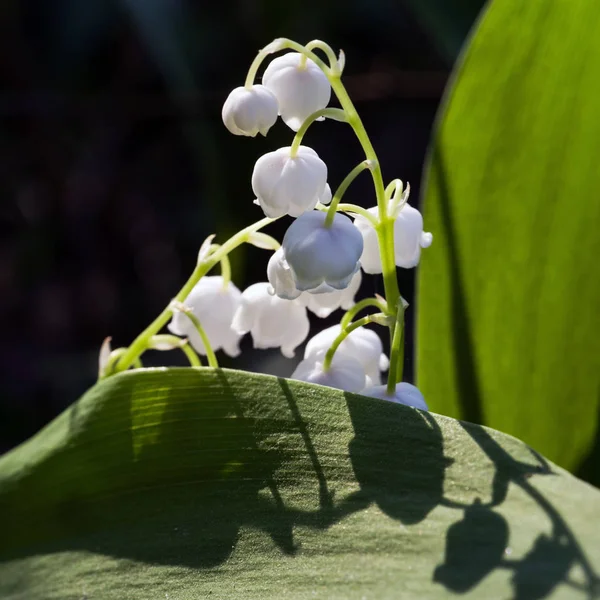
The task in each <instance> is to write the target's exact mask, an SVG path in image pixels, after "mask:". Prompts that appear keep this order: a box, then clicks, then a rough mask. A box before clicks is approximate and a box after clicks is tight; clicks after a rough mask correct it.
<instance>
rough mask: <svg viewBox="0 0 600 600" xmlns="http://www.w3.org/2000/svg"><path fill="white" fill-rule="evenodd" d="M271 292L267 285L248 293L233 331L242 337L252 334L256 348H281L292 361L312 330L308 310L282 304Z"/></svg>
mask: <svg viewBox="0 0 600 600" xmlns="http://www.w3.org/2000/svg"><path fill="white" fill-rule="evenodd" d="M269 292H270V285H269V284H268V283H267V282H264V283H255V284H254V285H251V286H250V287H248V288H247V289H245V290H244V292H243V293H242V300H241V304H240V306H239V308H238V309H237V311H236V313H235V316H234V318H233V324H232V327H233V328H234V329H235V330H236V331H237V332H238V333H240V334H244V333H248V332H250V333H251V335H252V341H253V343H254V347H255V348H277V347H279V346H280V347H281V353H282V354H283V355H284V356H285V357H287V358H292V357H293V356H294V350H295V349H296V347H297V346H299V345H300V344H301V343H302V342H303V341H304V340H305V339H306V336H307V335H308V332H309V329H310V324H309V321H308V316H307V314H306V308H305V307H304V306H303V305H302V304H301V303H300V302H297V301H295V300H282V299H281V298H278V297H277V296H273V295H272V294H271V293H269Z"/></svg>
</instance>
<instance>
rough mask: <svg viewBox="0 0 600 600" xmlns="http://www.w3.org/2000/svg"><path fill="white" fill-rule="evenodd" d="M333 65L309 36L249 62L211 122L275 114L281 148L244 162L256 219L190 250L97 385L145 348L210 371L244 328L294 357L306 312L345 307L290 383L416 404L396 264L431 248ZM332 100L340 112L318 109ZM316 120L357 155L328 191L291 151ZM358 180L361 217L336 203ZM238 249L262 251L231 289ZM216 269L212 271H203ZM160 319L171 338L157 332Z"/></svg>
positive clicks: (306, 151) (270, 119)
mask: <svg viewBox="0 0 600 600" xmlns="http://www.w3.org/2000/svg"><path fill="white" fill-rule="evenodd" d="M283 50H287V51H289V52H286V53H285V54H283V55H281V56H279V57H277V58H274V59H273V60H271V62H270V63H269V65H268V66H267V68H266V70H265V71H264V73H263V76H262V84H258V83H255V79H256V75H257V73H258V71H259V69H260V68H261V65H262V63H263V62H264V61H265V60H267V59H269V58H271V56H272V55H273V54H275V53H278V52H281V51H283ZM315 51H319V53H322V56H324V57H325V60H323V59H322V58H321V57H320V55H317V54H316V53H315ZM344 63H345V58H344V54H343V52H341V51H340V53H339V56H336V54H335V53H334V52H333V50H332V49H331V48H330V47H329V46H328V45H327V44H325V43H324V42H322V41H319V40H315V41H313V42H310V43H308V44H306V45H305V46H303V45H301V44H298V43H296V42H294V41H292V40H288V39H277V40H275V41H274V42H272V43H271V44H269V45H268V46H267V47H265V48H264V49H263V50H261V51H260V52H259V53H258V56H257V57H256V58H255V60H254V62H253V63H252V64H251V66H250V69H249V71H248V76H247V77H246V82H245V84H244V86H243V87H238V88H236V89H234V90H233V91H232V92H231V93H230V94H229V97H228V98H227V100H226V101H225V104H224V106H223V112H222V116H223V123H224V124H225V126H226V127H227V129H228V130H229V131H230V132H231V133H233V134H234V135H243V136H249V137H254V136H256V134H257V133H261V134H262V135H267V133H268V131H269V129H270V128H271V127H272V126H273V125H274V124H275V122H276V121H277V118H278V116H281V118H282V120H283V122H284V123H285V124H286V125H287V126H288V127H289V128H290V129H292V130H293V131H294V132H295V136H294V138H293V140H292V143H291V145H290V146H287V147H285V148H279V149H276V150H273V151H272V152H269V153H267V154H265V155H264V156H262V157H260V158H259V159H258V160H257V162H256V165H255V166H254V172H253V174H252V181H251V187H252V191H253V192H254V196H255V197H256V200H254V202H255V204H257V205H258V206H259V207H260V209H262V211H263V213H264V214H265V218H262V219H260V220H258V221H256V223H253V224H252V225H249V226H248V227H246V228H245V229H242V230H241V231H239V232H238V233H236V234H235V235H234V236H233V237H231V238H230V239H228V240H227V241H226V242H224V243H222V244H218V243H214V242H213V240H214V238H215V236H210V237H209V238H208V239H207V240H206V241H205V242H204V243H203V244H202V247H201V248H200V252H199V255H198V262H197V265H196V268H195V269H194V272H193V273H192V275H191V277H190V278H189V280H188V281H187V282H186V283H185V285H184V286H183V287H182V288H181V290H180V291H179V293H178V294H177V295H176V296H175V298H174V299H173V301H172V302H171V303H170V304H169V306H167V307H166V308H165V309H164V310H163V312H162V313H161V314H160V315H159V316H158V318H157V319H156V320H155V321H154V322H153V323H152V324H151V325H149V326H148V327H147V328H146V329H145V331H143V332H142V333H141V334H140V335H139V336H138V337H137V338H136V339H135V340H134V342H133V343H132V344H131V345H130V346H129V347H128V348H119V349H116V350H113V351H111V350H110V346H109V343H108V341H107V342H106V343H105V345H104V346H103V350H102V351H101V353H100V354H101V357H100V378H104V377H108V376H110V375H112V374H114V373H118V372H121V371H124V370H126V369H129V368H131V367H139V366H140V365H141V362H140V356H141V355H142V354H143V353H144V352H145V351H146V350H148V349H173V348H181V349H182V350H183V351H184V352H185V353H186V355H187V357H188V359H189V361H190V364H191V365H192V366H199V365H201V361H200V358H199V355H202V356H206V357H207V361H208V364H209V366H211V367H218V362H217V358H216V355H215V352H216V351H218V350H223V351H224V352H225V353H227V354H228V355H230V356H237V355H238V354H239V352H240V350H239V342H240V339H241V338H242V336H244V335H245V334H247V333H249V334H250V335H251V336H252V340H253V343H254V347H255V348H280V349H281V352H282V353H283V355H284V356H286V357H289V358H291V357H293V356H294V352H295V349H296V348H297V347H298V346H299V345H300V344H302V343H303V342H304V341H305V339H306V338H307V336H308V334H309V330H310V327H309V320H308V314H307V311H312V312H313V313H314V314H316V315H317V316H318V317H322V318H323V317H327V316H329V315H330V314H331V313H332V312H333V311H335V310H337V309H339V308H341V309H343V310H344V311H346V312H345V314H344V315H343V317H342V319H341V321H340V324H339V325H336V326H334V327H330V328H329V329H325V330H324V331H321V332H320V333H318V334H317V335H315V336H314V337H313V338H312V339H311V340H309V342H308V344H307V345H306V350H305V353H304V359H303V360H302V361H301V362H300V364H299V365H298V366H297V368H296V369H295V371H294V372H293V373H292V374H291V377H292V378H294V379H300V380H303V381H307V382H311V383H316V384H320V385H326V386H331V387H335V388H340V389H343V390H346V391H349V392H357V393H361V394H364V395H370V396H374V397H377V398H383V399H387V400H392V401H395V402H400V403H403V404H407V405H410V406H414V407H417V408H421V409H426V408H427V405H426V404H425V401H424V399H423V396H422V395H421V394H420V392H419V391H418V390H417V388H415V387H414V386H412V385H411V384H409V383H405V382H402V383H401V381H402V362H403V343H404V336H403V331H404V311H405V308H406V303H405V301H404V300H403V298H402V297H401V295H400V291H399V289H398V281H397V277H396V268H397V267H401V268H405V269H408V268H412V267H415V266H416V265H417V264H418V262H419V258H420V254H421V248H425V247H427V246H429V245H430V244H431V241H432V236H431V234H430V233H425V232H423V219H422V217H421V214H420V213H419V211H418V210H416V209H415V208H413V207H412V206H410V205H409V204H408V202H407V200H408V196H409V192H410V187H409V186H408V185H407V186H406V188H405V187H404V185H403V184H402V182H401V181H400V180H399V179H394V180H392V181H390V182H389V183H387V185H386V182H385V181H384V179H383V174H382V172H381V167H380V164H379V161H378V159H377V155H376V154H375V150H374V148H373V146H372V144H371V141H370V140H369V136H368V135H367V132H366V131H365V128H364V126H363V123H362V121H361V119H360V117H359V115H358V113H357V112H356V109H355V107H354V105H353V103H352V101H351V100H350V97H349V96H348V93H347V91H346V89H345V87H344V84H343V83H342V79H341V77H342V72H343V70H344ZM332 92H333V93H334V94H335V96H336V97H337V100H338V102H339V104H340V106H341V108H332V107H328V104H329V101H330V99H331V94H332ZM324 119H334V120H336V121H342V122H344V123H347V124H348V125H349V126H350V127H351V128H352V130H353V131H354V133H355V134H356V137H357V138H358V142H359V143H360V145H361V146H362V149H363V151H364V153H365V159H364V160H363V161H362V162H361V163H359V164H358V165H356V166H355V167H354V168H353V169H351V170H350V172H349V174H348V175H347V177H346V178H345V179H344V180H343V181H342V182H341V183H340V185H339V186H338V187H337V189H336V191H335V193H334V194H332V192H331V188H330V186H329V184H328V181H327V165H326V164H325V162H324V161H323V160H322V159H321V158H320V157H319V155H318V154H317V152H316V151H315V150H313V149H312V148H309V147H307V146H304V145H302V140H303V137H304V135H305V134H306V132H307V130H308V128H309V127H311V126H312V124H313V123H314V122H315V121H322V120H324ZM362 171H368V172H369V174H370V176H371V178H372V180H373V186H374V198H375V205H374V206H373V207H371V208H363V207H361V206H357V205H354V204H347V203H342V199H343V196H344V194H345V192H346V190H347V189H348V187H349V186H350V185H351V183H352V182H353V181H354V179H355V178H356V177H357V176H358V175H359V174H360V173H361V172H362ZM249 183H250V182H249ZM258 210H259V209H258V208H257V211H258ZM286 216H287V218H289V217H291V218H292V219H293V221H292V222H291V224H290V226H289V228H288V230H287V232H286V234H285V236H284V238H283V240H282V242H281V244H280V243H279V242H278V241H277V240H276V239H274V238H273V237H272V236H270V235H268V234H266V233H264V232H263V231H261V230H262V229H264V228H265V227H267V226H268V225H269V224H270V223H272V222H273V221H275V220H276V219H280V218H284V217H286ZM243 243H249V244H253V245H255V246H257V247H259V248H263V249H265V250H267V251H269V252H271V255H270V257H269V259H268V261H265V263H266V273H265V279H266V280H265V281H264V282H260V283H255V284H254V285H251V286H250V287H248V288H247V289H246V290H244V291H243V292H242V291H240V290H239V289H238V288H237V287H236V286H235V285H234V284H233V283H232V282H231V269H230V267H229V258H228V255H229V253H230V252H232V251H233V250H235V249H236V248H237V247H238V246H240V245H241V244H243ZM217 265H220V274H219V275H209V273H210V272H211V271H212V269H213V268H214V267H215V266H217ZM361 269H362V270H363V271H364V272H365V273H370V274H382V276H383V285H384V289H385V296H384V297H383V296H379V295H377V296H375V297H372V298H365V299H363V300H360V301H359V302H357V303H355V302H354V297H355V294H356V293H357V291H358V289H359V287H360V284H361V281H362V276H361ZM169 320H170V322H169ZM167 324H168V329H169V331H170V332H171V333H170V334H160V331H161V329H163V327H165V325H167ZM369 324H373V325H376V326H379V327H384V328H386V329H387V330H388V332H389V336H390V348H391V353H390V354H391V356H390V358H389V360H388V357H387V356H386V355H385V354H384V353H383V345H382V342H381V339H380V338H379V336H378V334H377V333H376V331H374V330H373V329H367V328H366V327H365V326H366V325H369ZM384 371H388V376H387V384H382V372H384Z"/></svg>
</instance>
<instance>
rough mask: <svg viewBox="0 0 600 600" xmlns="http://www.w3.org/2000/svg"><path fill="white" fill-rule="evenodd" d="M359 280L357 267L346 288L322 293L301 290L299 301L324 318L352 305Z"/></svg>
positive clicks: (359, 275) (360, 277)
mask: <svg viewBox="0 0 600 600" xmlns="http://www.w3.org/2000/svg"><path fill="white" fill-rule="evenodd" d="M288 268H289V267H288ZM361 281H362V275H361V274H360V269H359V270H358V271H356V273H355V274H354V277H352V279H351V280H350V283H349V284H348V287H347V288H345V289H343V290H334V291H332V292H326V293H324V294H319V293H316V290H315V292H302V294H301V295H300V301H301V302H302V303H303V304H304V306H306V308H308V309H309V310H311V311H312V312H314V313H315V315H317V317H320V318H321V319H325V318H326V317H328V316H329V315H330V314H331V313H332V312H333V311H335V310H337V309H338V308H342V309H343V310H348V309H349V308H352V307H353V306H354V296H355V295H356V292H358V289H359V288H360V284H361ZM292 283H293V279H292ZM294 289H295V288H294Z"/></svg>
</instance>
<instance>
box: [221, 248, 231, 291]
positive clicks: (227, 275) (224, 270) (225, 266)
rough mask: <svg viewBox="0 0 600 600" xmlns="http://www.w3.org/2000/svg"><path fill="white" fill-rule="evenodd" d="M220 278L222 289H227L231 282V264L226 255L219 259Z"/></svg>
mask: <svg viewBox="0 0 600 600" xmlns="http://www.w3.org/2000/svg"><path fill="white" fill-rule="evenodd" d="M221 277H223V288H227V286H228V285H229V283H230V281H231V262H230V261H229V256H227V254H225V255H224V256H223V258H221Z"/></svg>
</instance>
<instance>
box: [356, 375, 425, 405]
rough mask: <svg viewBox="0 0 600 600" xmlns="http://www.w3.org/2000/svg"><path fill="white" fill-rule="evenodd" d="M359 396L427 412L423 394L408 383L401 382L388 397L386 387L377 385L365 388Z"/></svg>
mask: <svg viewBox="0 0 600 600" xmlns="http://www.w3.org/2000/svg"><path fill="white" fill-rule="evenodd" d="M361 394H362V395H363V396H371V397H372V398H379V399H381V400H389V401H390V402H396V403H397V404H404V405H405V406H413V407H414V408H419V409H421V410H429V408H428V407H427V404H426V402H425V398H423V394H421V392H420V391H419V390H418V388H416V387H415V386H414V385H412V384H410V383H406V382H405V381H403V382H402V383H398V384H397V385H396V392H395V393H394V394H393V395H391V396H390V395H388V393H387V386H385V385H377V386H375V387H371V388H365V389H364V390H363V391H362V392H361Z"/></svg>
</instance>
